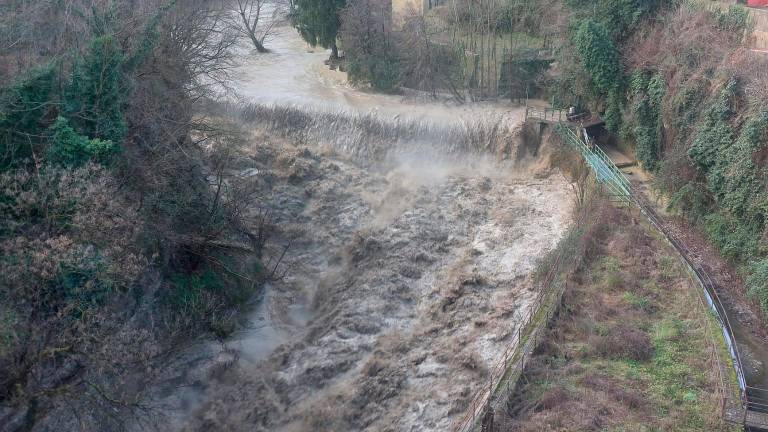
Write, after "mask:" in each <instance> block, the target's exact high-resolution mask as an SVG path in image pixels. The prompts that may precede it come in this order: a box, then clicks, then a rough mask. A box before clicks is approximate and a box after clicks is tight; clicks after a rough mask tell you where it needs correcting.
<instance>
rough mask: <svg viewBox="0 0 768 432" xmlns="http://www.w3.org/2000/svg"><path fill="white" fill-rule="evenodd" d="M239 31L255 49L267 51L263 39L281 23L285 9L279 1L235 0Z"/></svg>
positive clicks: (262, 51) (272, 32)
mask: <svg viewBox="0 0 768 432" xmlns="http://www.w3.org/2000/svg"><path fill="white" fill-rule="evenodd" d="M235 4H236V6H237V10H236V12H237V16H238V18H237V19H238V25H237V26H236V28H237V29H238V30H239V31H240V33H241V34H242V35H243V36H245V37H247V38H248V39H250V40H251V43H253V46H254V47H256V51H258V52H260V53H265V52H269V50H268V49H267V48H266V47H265V46H264V41H265V40H266V39H267V38H268V37H269V36H271V35H273V34H274V31H275V29H276V27H278V26H279V25H280V24H282V23H283V21H284V19H285V15H286V14H285V11H284V10H283V4H282V2H281V1H274V0H236V1H235Z"/></svg>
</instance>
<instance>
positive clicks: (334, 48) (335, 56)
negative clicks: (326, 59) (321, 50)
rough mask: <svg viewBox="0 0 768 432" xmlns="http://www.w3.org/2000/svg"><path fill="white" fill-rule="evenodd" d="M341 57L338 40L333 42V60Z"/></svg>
mask: <svg viewBox="0 0 768 432" xmlns="http://www.w3.org/2000/svg"><path fill="white" fill-rule="evenodd" d="M338 59H339V47H337V46H336V41H333V42H331V60H338Z"/></svg>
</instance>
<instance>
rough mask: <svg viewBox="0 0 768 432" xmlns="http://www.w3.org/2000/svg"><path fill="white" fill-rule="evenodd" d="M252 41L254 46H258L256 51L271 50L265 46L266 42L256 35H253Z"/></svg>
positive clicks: (264, 51)
mask: <svg viewBox="0 0 768 432" xmlns="http://www.w3.org/2000/svg"><path fill="white" fill-rule="evenodd" d="M251 41H252V42H253V46H255V47H256V51H258V52H260V53H266V52H269V50H268V49H267V48H266V47H265V46H264V44H263V43H262V42H261V41H260V40H259V38H257V37H256V36H251Z"/></svg>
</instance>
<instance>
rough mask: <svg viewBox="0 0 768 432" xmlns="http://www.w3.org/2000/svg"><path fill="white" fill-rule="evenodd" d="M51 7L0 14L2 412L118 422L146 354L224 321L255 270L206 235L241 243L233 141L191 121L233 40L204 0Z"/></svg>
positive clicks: (133, 405)
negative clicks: (64, 411) (55, 411)
mask: <svg viewBox="0 0 768 432" xmlns="http://www.w3.org/2000/svg"><path fill="white" fill-rule="evenodd" d="M60 3H62V2H50V3H48V2H45V3H43V2H18V4H17V5H16V6H15V7H13V8H7V9H3V11H4V12H6V13H3V14H0V41H2V43H0V46H2V50H0V57H2V60H4V61H3V62H0V220H2V223H0V405H1V406H2V407H6V406H8V407H13V409H14V410H17V411H19V412H28V413H29V414H28V415H26V417H22V421H23V422H24V424H26V425H28V427H30V428H31V427H33V426H35V427H37V426H36V425H37V423H38V422H40V421H43V419H44V417H45V415H46V413H47V412H49V410H50V409H52V407H55V406H56V405H57V404H60V405H67V406H70V408H69V411H71V412H72V413H73V414H72V415H75V413H78V412H81V413H82V412H87V413H89V414H88V418H87V419H81V418H75V417H72V419H71V420H72V421H73V423H72V424H71V425H60V424H57V425H55V426H51V425H46V426H41V428H43V429H45V428H49V429H51V430H72V429H75V428H77V427H78V425H79V426H80V428H85V429H88V430H121V428H122V427H123V425H120V424H117V423H116V422H118V421H119V420H118V419H117V418H116V416H115V414H116V413H123V414H129V415H135V414H136V413H137V411H140V408H141V403H142V401H141V400H140V397H141V396H142V393H141V391H140V390H139V389H141V388H143V386H145V385H149V384H150V383H151V382H153V380H156V379H157V374H158V373H159V370H158V364H157V363H153V362H155V361H156V360H155V358H158V359H159V358H160V357H161V356H162V353H165V352H169V351H170V350H172V349H173V345H174V344H175V343H176V342H177V341H181V340H185V339H188V338H190V337H195V336H196V335H197V334H200V333H201V332H209V331H212V332H214V333H216V334H217V335H220V336H223V335H225V334H227V333H229V332H231V331H232V330H233V329H234V324H235V320H234V317H235V316H236V314H235V313H234V312H236V311H237V309H238V308H242V307H245V303H246V301H247V299H248V298H250V297H251V295H252V294H253V292H254V290H255V289H257V288H258V287H259V284H260V281H261V279H260V273H259V271H260V267H259V265H258V257H256V256H255V254H249V253H236V252H233V251H232V250H230V249H227V248H224V247H220V246H217V242H219V243H221V242H225V241H229V240H231V239H232V238H233V237H237V236H238V235H239V236H241V237H239V238H245V239H246V240H243V241H246V242H247V241H248V240H247V239H248V238H249V237H248V234H249V231H248V228H247V227H246V226H245V225H244V223H243V219H242V215H243V211H242V208H241V206H243V205H246V204H247V203H250V202H253V200H252V199H251V194H252V193H253V188H252V185H251V184H250V183H248V180H244V179H240V178H238V177H237V176H236V175H233V174H231V172H232V170H230V167H231V165H232V163H233V161H235V160H236V159H237V158H238V157H239V156H238V155H239V153H238V148H239V146H240V144H241V143H242V137H241V134H240V133H239V132H238V130H237V128H236V127H235V126H234V125H232V124H227V123H226V122H225V121H224V120H221V119H220V118H218V119H217V120H215V121H214V120H210V119H208V118H207V117H205V116H203V115H201V113H203V112H204V108H205V107H207V106H209V105H204V104H203V102H204V103H206V104H209V102H207V97H208V96H210V95H211V94H212V93H211V92H212V88H213V86H215V85H219V84H220V83H221V82H222V80H224V79H225V78H226V71H227V69H228V68H229V67H230V66H231V65H232V61H231V48H232V47H233V46H234V43H235V40H236V39H235V38H234V37H231V36H230V34H229V31H228V30H226V29H222V28H219V27H216V26H212V25H211V23H217V22H223V18H222V16H221V15H220V14H221V13H223V12H222V11H221V10H216V9H211V8H209V7H208V6H207V2H204V1H202V0H185V1H179V2H165V1H161V0H143V1H140V2H131V4H130V5H128V4H127V3H122V2H109V1H106V2H103V4H102V3H99V2H97V3H98V4H96V3H93V4H92V2H81V1H79V0H71V1H67V2H65V3H66V8H63V7H61V4H60ZM91 6H93V7H91ZM64 9H66V10H67V11H69V12H67V13H63V12H62V11H63V10H64ZM43 18H44V19H45V22H44V24H45V25H43V22H40V20H42V19H43ZM21 22H23V23H25V25H24V26H23V28H21V27H20V26H19V23H21ZM51 28H55V30H56V32H57V35H58V37H57V38H51V34H50V32H49V30H50V29H51ZM9 40H10V41H11V42H10V43H8V41H9ZM202 142H204V143H205V147H203V146H202V145H200V144H199V143H202ZM253 249H254V250H255V249H256V248H255V247H254V248H253ZM62 370H65V371H67V372H66V373H62V372H61V371H62ZM38 377H47V378H46V379H43V380H40V379H38ZM127 380H131V381H134V382H136V386H135V389H128V388H127V387H126V386H125V385H124V383H125V382H126V381H127ZM30 407H31V408H30ZM3 409H4V408H0V423H2V422H3V421H5V419H6V417H4V416H5V414H6V413H5V411H3ZM25 410H26V411H25ZM80 421H82V422H83V423H79V422H80ZM0 429H2V427H0Z"/></svg>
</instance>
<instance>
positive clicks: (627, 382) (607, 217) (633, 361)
mask: <svg viewBox="0 0 768 432" xmlns="http://www.w3.org/2000/svg"><path fill="white" fill-rule="evenodd" d="M589 226H592V227H597V228H598V229H597V230H595V229H594V228H592V229H590V228H589V227H586V230H585V231H584V233H583V234H582V236H583V237H584V238H585V239H588V241H589V242H590V243H591V244H592V246H591V247H590V251H591V253H590V254H589V256H588V257H587V258H586V260H585V261H584V263H583V265H582V266H580V267H579V268H578V269H577V271H576V272H575V273H573V274H572V275H570V277H569V280H568V289H567V290H566V292H565V298H564V301H563V304H564V310H563V312H561V314H560V316H559V317H558V318H557V319H556V321H555V322H554V323H552V324H551V327H550V330H549V337H548V338H547V339H546V342H545V343H544V344H542V346H540V348H539V350H538V351H537V353H536V355H535V356H534V357H533V358H532V360H531V362H530V364H529V366H528V367H527V368H526V371H525V373H524V375H523V377H522V378H521V380H520V383H519V384H518V388H517V391H516V392H515V393H514V394H513V395H511V396H510V398H509V400H508V402H507V404H506V407H505V409H504V410H498V411H497V412H496V415H495V416H494V417H495V429H494V430H509V431H512V430H514V431H540V430H569V431H570V430H574V431H577V430H580V431H596V430H605V429H612V430H613V429H619V430H652V429H654V428H659V429H665V430H691V431H694V430H730V429H728V426H725V425H723V424H722V423H720V420H719V416H718V414H717V413H718V412H719V401H718V400H717V398H716V397H714V396H713V394H715V393H716V390H715V388H717V386H718V385H719V384H718V382H717V378H716V376H715V375H716V373H715V372H714V371H713V370H712V367H713V366H712V365H711V364H710V363H709V359H710V353H709V349H710V347H709V346H708V345H707V342H706V340H707V338H708V337H709V336H708V333H707V332H709V331H711V330H708V329H707V327H708V326H711V325H713V323H712V322H711V321H709V320H708V319H705V318H703V316H704V315H701V314H702V313H703V311H702V310H701V309H700V308H698V307H693V306H692V305H694V304H696V303H697V302H698V301H699V300H698V299H697V298H696V294H695V292H694V291H693V287H692V285H690V282H689V281H688V280H687V279H686V278H685V273H684V272H682V271H681V270H680V269H679V267H678V265H677V264H676V263H674V261H669V259H670V258H668V257H667V256H665V255H664V254H665V253H670V251H668V249H667V247H665V246H664V245H663V244H662V243H661V242H660V241H659V240H658V239H655V238H654V237H651V236H650V235H649V234H648V232H647V231H646V228H644V226H643V225H642V224H639V223H638V222H637V221H636V220H635V219H634V218H633V217H631V216H629V215H628V214H627V213H626V212H625V211H621V210H618V209H615V208H613V207H611V206H603V207H602V210H601V211H599V216H597V217H596V218H595V219H594V220H593V221H592V222H591V223H590V224H589Z"/></svg>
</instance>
